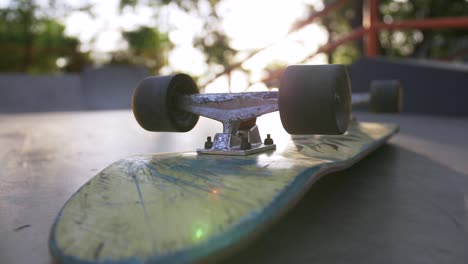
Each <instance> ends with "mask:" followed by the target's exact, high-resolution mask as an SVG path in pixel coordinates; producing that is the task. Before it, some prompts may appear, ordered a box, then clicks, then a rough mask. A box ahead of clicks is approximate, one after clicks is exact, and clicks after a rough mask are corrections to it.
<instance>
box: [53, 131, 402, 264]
mask: <svg viewBox="0 0 468 264" xmlns="http://www.w3.org/2000/svg"><path fill="white" fill-rule="evenodd" d="M398 129H399V128H398V126H397V125H393V124H379V123H358V122H353V123H352V124H351V125H350V128H349V130H348V132H346V133H345V134H344V135H339V136H310V135H304V136H293V137H292V139H291V141H290V142H289V144H288V147H287V148H286V149H285V150H283V151H270V152H265V153H259V154H254V155H250V156H218V155H197V154H196V153H194V152H185V153H166V154H164V153H163V154H145V155H140V156H134V157H130V158H126V159H122V160H120V161H117V162H115V163H113V164H111V165H110V166H109V167H107V168H105V169H104V170H102V171H101V172H100V173H98V174H97V175H96V176H95V177H94V178H92V179H91V180H90V181H89V182H87V183H86V184H85V185H84V186H82V187H81V188H80V189H79V190H78V191H77V192H76V193H75V194H74V195H73V196H72V197H71V198H70V199H69V200H68V201H67V203H66V204H65V205H64V207H63V208H62V209H61V211H60V213H59V214H58V216H57V218H56V220H55V222H54V224H53V226H52V229H51V234H50V250H51V252H52V254H53V255H54V257H55V259H56V260H58V261H59V262H62V263H190V262H198V261H205V260H213V259H218V258H220V257H222V256H224V255H225V254H227V253H230V252H232V251H233V250H235V249H237V248H239V247H240V246H243V245H245V244H246V243H247V242H248V241H249V240H251V239H252V238H254V237H255V235H257V234H260V233H261V231H263V230H264V229H265V227H266V226H268V224H270V223H272V222H273V220H275V219H277V218H278V217H279V216H281V215H282V214H283V213H285V212H286V211H287V210H288V209H289V208H291V207H292V206H293V205H294V204H295V203H296V202H297V201H298V200H299V199H300V198H301V197H302V196H303V194H304V193H305V192H306V191H307V190H308V189H309V188H310V186H311V185H312V184H313V183H314V182H316V181H317V180H318V179H319V178H320V177H322V176H324V175H326V174H329V173H331V172H334V171H339V170H343V169H346V168H348V167H350V166H352V165H353V164H355V163H356V162H357V161H359V160H360V159H362V158H364V157H365V156H366V155H368V154H369V153H370V152H372V151H373V150H375V149H376V148H378V147H379V146H381V145H383V144H384V143H385V142H386V141H387V140H388V139H389V138H390V137H391V136H392V135H394V134H395V133H397V132H398Z"/></svg>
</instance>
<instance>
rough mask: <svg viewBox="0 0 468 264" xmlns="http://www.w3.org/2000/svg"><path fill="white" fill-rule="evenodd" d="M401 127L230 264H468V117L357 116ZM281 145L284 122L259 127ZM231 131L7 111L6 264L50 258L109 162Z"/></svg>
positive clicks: (1, 174)
mask: <svg viewBox="0 0 468 264" xmlns="http://www.w3.org/2000/svg"><path fill="white" fill-rule="evenodd" d="M358 117H359V119H360V120H372V121H385V122H394V123H398V124H400V126H401V132H400V134H398V135H397V136H395V137H394V138H393V139H392V140H391V141H390V142H389V144H387V145H386V146H384V147H382V148H381V149H379V150H377V151H376V152H375V153H373V154H372V155H370V156H369V157H367V158H365V159H364V160H362V161H361V162H359V163H358V164H356V165H355V166H353V167H352V168H350V169H348V170H346V171H343V172H340V173H335V174H332V175H329V176H326V177H324V178H322V179H321V180H320V181H319V182H317V183H316V184H315V185H314V186H313V187H312V188H311V189H310V190H309V192H308V193H307V195H306V196H305V197H304V198H303V199H302V201H301V202H300V203H299V204H298V205H297V206H296V207H295V208H294V209H292V210H291V211H290V212H289V213H288V214H287V215H286V216H285V217H284V218H282V219H281V220H280V221H279V222H277V223H276V224H275V225H273V227H272V228H270V229H268V231H267V232H266V233H264V234H263V235H262V236H261V237H260V238H259V239H258V240H255V241H253V242H252V243H250V244H249V245H247V247H246V248H245V249H243V250H241V251H240V252H238V253H237V254H235V255H234V256H232V257H230V258H228V259H227V260H226V263H468V251H467V250H466V249H468V233H467V230H468V228H467V227H468V221H467V212H468V140H467V139H466V136H467V131H468V119H466V118H465V119H450V118H444V117H428V116H412V115H401V116H396V115H395V116H392V115H379V116H376V115H370V114H358ZM258 123H259V126H260V132H261V133H263V134H262V136H264V135H265V134H266V133H271V134H272V136H273V138H274V139H275V141H276V142H277V143H278V144H285V142H286V141H287V138H288V135H287V134H286V133H285V131H284V130H283V129H282V127H281V124H280V121H279V118H278V115H277V114H270V115H266V116H265V117H262V118H260V119H259V121H258ZM220 128H221V126H220V125H219V124H217V123H215V122H212V121H209V120H206V119H202V120H201V121H200V123H199V124H198V125H197V127H196V128H195V129H194V130H193V131H191V132H189V133H185V134H175V133H165V134H164V133H150V132H146V131H144V130H142V129H141V128H139V126H138V124H137V123H136V122H135V121H134V119H133V117H132V114H131V112H130V111H128V110H125V111H102V112H60V113H41V114H3V115H0V146H1V148H0V168H1V170H0V238H1V239H0V263H13V264H14V263H50V262H51V258H50V256H49V252H48V235H49V230H50V226H51V224H52V222H53V219H54V218H55V216H56V214H57V212H58V211H59V209H60V208H61V206H62V205H63V204H64V203H65V201H66V200H67V199H68V198H69V197H70V196H71V195H72V193H73V192H74V191H76V190H77V189H78V188H79V187H80V186H81V185H82V184H83V183H85V182H86V181H87V180H88V179H90V178H91V177H92V176H93V175H94V174H96V173H97V172H98V171H99V170H101V169H103V168H104V167H106V166H107V165H109V164H110V163H112V162H114V161H116V160H118V159H120V158H122V157H125V156H130V155H134V154H139V153H145V152H165V151H185V150H193V149H194V148H197V147H200V146H201V145H202V144H203V142H204V138H205V137H206V136H208V135H212V134H213V133H215V132H216V131H218V130H219V129H220Z"/></svg>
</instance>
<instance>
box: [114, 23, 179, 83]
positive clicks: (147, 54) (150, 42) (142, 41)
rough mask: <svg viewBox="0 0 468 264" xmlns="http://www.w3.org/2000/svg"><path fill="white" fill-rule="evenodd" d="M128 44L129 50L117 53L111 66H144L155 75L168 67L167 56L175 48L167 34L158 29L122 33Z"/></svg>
mask: <svg viewBox="0 0 468 264" xmlns="http://www.w3.org/2000/svg"><path fill="white" fill-rule="evenodd" d="M122 35H123V37H124V39H125V40H126V41H127V43H128V49H127V50H123V51H119V52H116V53H115V54H114V55H113V56H112V59H111V61H110V64H131V65H143V66H145V67H146V68H148V69H149V70H150V71H151V72H152V73H153V74H158V73H159V70H160V69H161V68H162V67H164V66H165V65H167V57H166V54H167V53H168V52H169V50H171V49H172V48H173V44H172V43H171V42H170V40H169V37H168V35H167V34H166V33H161V32H159V31H158V30H157V29H156V28H150V27H146V26H143V27H139V28H137V29H136V30H133V31H124V32H122Z"/></svg>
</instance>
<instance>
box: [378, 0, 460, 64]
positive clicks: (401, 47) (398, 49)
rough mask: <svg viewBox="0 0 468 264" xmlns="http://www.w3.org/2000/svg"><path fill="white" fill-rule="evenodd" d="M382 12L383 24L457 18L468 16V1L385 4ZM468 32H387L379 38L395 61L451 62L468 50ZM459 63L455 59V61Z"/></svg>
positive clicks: (414, 0) (388, 0)
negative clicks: (460, 51)
mask: <svg viewBox="0 0 468 264" xmlns="http://www.w3.org/2000/svg"><path fill="white" fill-rule="evenodd" d="M380 3H381V4H380V12H381V15H382V19H383V21H384V22H388V23H390V22H392V21H401V20H408V19H424V18H437V17H449V16H451V17H456V16H466V14H468V2H467V1H466V0H451V1H446V0H409V1H406V2H395V1H391V0H382V1H381V2H380ZM466 33H467V31H466V29H465V30H464V29H450V30H411V31H399V30H397V31H384V32H382V33H380V35H379V38H380V41H381V45H382V48H383V49H382V51H383V55H387V56H393V57H418V58H434V59H440V58H450V57H452V56H453V55H454V54H455V53H456V51H458V50H461V49H467V47H466V42H467V41H468V35H467V34H466ZM455 59H456V58H455Z"/></svg>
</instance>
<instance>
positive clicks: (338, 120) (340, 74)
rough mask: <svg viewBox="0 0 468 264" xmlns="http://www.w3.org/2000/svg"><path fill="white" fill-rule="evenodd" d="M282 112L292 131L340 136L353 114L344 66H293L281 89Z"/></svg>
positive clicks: (294, 132) (286, 126)
mask: <svg viewBox="0 0 468 264" xmlns="http://www.w3.org/2000/svg"><path fill="white" fill-rule="evenodd" d="M278 101H279V102H278V103H279V112H280V116H281V122H282V124H283V127H284V128H285V129H286V131H287V132H288V133H289V134H325V135H339V134H343V133H344V132H346V130H347V129H348V125H349V120H350V117H351V85H350V81H349V77H348V73H347V70H346V68H345V66H344V65H292V66H289V67H287V68H286V70H285V71H284V73H283V75H282V77H281V82H280V89H279V99H278Z"/></svg>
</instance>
